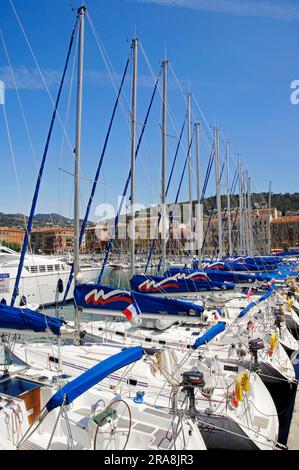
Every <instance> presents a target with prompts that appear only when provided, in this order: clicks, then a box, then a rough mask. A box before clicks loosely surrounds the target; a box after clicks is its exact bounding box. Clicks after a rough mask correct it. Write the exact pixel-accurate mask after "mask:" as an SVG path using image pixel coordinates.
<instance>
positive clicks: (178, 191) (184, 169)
mask: <svg viewBox="0 0 299 470" xmlns="http://www.w3.org/2000/svg"><path fill="white" fill-rule="evenodd" d="M194 134H195V127H193V132H192V136H191V139H190V144H189V148H188V152H187V156H186V158H185V164H184V168H183V173H182V176H181V179H180V183H179V187H178V190H177V194H176V198H175V202H174V204H175V205H176V204H177V203H178V200H179V196H180V192H181V188H182V184H183V179H184V176H185V171H186V167H187V163H188V160H189V153H190V149H191V147H192V143H193V138H194ZM191 210H192V208H191ZM174 214H175V210H174V212H173V214H172V220H173V216H174ZM190 229H191V227H190ZM168 235H169V229H168ZM153 241H155V239H154V240H153ZM161 263H162V256H160V258H159V264H158V267H157V272H158V273H159V272H160V269H161Z"/></svg>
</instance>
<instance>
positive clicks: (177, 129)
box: [140, 42, 196, 182]
mask: <svg viewBox="0 0 299 470" xmlns="http://www.w3.org/2000/svg"><path fill="white" fill-rule="evenodd" d="M140 49H141V51H142V53H143V56H144V59H145V62H146V64H147V66H148V69H149V71H150V73H151V74H152V76H153V77H154V73H153V68H152V66H151V63H150V60H149V58H148V56H147V54H146V52H145V50H144V48H143V46H142V44H141V42H140ZM159 93H160V96H161V97H162V99H163V92H162V90H161V88H160V87H159ZM167 112H168V115H169V116H170V120H171V122H172V124H173V127H174V130H175V132H176V134H177V138H178V135H179V125H178V122H177V120H176V117H175V113H174V112H173V110H172V107H171V106H170V105H169V106H168V109H167ZM187 147H188V144H187ZM182 148H183V151H184V152H186V147H185V145H184V143H182ZM189 152H190V150H189ZM191 177H192V180H193V181H195V182H196V175H195V173H194V171H193V169H191Z"/></svg>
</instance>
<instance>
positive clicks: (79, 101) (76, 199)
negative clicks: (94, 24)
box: [74, 6, 86, 331]
mask: <svg viewBox="0 0 299 470" xmlns="http://www.w3.org/2000/svg"><path fill="white" fill-rule="evenodd" d="M85 12H86V7H85V6H81V7H80V8H79V10H78V16H79V23H80V31H79V35H80V36H79V56H78V85H77V119H76V147H75V189H74V284H75V285H76V283H77V276H78V274H79V271H80V245H79V237H80V159H81V130H82V88H83V65H84V29H85ZM75 312H76V313H75V329H76V331H79V328H80V318H79V311H78V309H77V308H76V310H75Z"/></svg>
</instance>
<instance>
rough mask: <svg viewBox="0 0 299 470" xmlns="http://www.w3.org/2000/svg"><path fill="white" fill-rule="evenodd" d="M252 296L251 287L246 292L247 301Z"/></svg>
mask: <svg viewBox="0 0 299 470" xmlns="http://www.w3.org/2000/svg"><path fill="white" fill-rule="evenodd" d="M252 294H253V290H252V289H251V287H250V288H249V289H248V291H247V294H246V299H247V300H249V299H250V297H251V296H252Z"/></svg>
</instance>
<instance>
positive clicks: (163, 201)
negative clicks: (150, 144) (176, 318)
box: [161, 60, 168, 273]
mask: <svg viewBox="0 0 299 470" xmlns="http://www.w3.org/2000/svg"><path fill="white" fill-rule="evenodd" d="M167 65H168V61H167V60H164V61H163V62H162V67H163V97H162V191H161V209H162V214H161V216H162V233H161V248H162V272H163V273H164V272H165V271H166V132H167V123H166V118H167Z"/></svg>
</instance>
